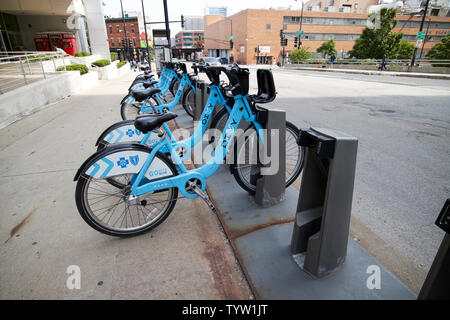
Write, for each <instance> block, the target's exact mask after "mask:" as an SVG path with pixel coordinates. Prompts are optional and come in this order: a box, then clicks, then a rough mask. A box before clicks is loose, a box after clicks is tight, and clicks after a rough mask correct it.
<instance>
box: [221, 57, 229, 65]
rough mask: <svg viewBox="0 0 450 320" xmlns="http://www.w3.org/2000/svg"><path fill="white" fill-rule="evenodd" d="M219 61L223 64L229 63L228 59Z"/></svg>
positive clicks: (224, 58) (223, 58)
mask: <svg viewBox="0 0 450 320" xmlns="http://www.w3.org/2000/svg"><path fill="white" fill-rule="evenodd" d="M219 61H220V63H221V64H228V63H229V62H228V58H226V57H222V58H220V59H219Z"/></svg>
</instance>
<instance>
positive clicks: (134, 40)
mask: <svg viewBox="0 0 450 320" xmlns="http://www.w3.org/2000/svg"><path fill="white" fill-rule="evenodd" d="M133 46H134V47H136V39H133Z"/></svg>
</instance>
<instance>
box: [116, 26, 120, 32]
mask: <svg viewBox="0 0 450 320" xmlns="http://www.w3.org/2000/svg"><path fill="white" fill-rule="evenodd" d="M116 32H117V33H119V32H120V30H119V26H118V25H117V26H116Z"/></svg>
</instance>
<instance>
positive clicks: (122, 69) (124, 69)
mask: <svg viewBox="0 0 450 320" xmlns="http://www.w3.org/2000/svg"><path fill="white" fill-rule="evenodd" d="M115 65H116V68H117V63H116V64H115ZM117 71H118V72H119V76H122V75H124V74H126V73H128V72H130V71H131V69H130V64H129V63H128V62H127V63H125V64H124V65H123V66H121V67H120V68H119V69H117Z"/></svg>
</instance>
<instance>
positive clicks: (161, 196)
mask: <svg viewBox="0 0 450 320" xmlns="http://www.w3.org/2000/svg"><path fill="white" fill-rule="evenodd" d="M206 69H207V70H209V71H210V72H212V73H214V74H220V72H224V73H225V74H226V76H227V77H228V79H229V81H230V85H229V86H225V87H223V89H224V90H225V92H226V93H227V100H231V101H229V102H227V105H228V106H229V107H230V114H229V118H228V121H227V123H226V126H225V130H224V131H223V132H222V134H221V137H220V139H219V143H218V144H217V146H216V148H215V149H214V152H213V154H212V157H211V158H210V159H209V160H208V161H207V162H206V164H204V165H203V166H201V167H199V168H197V169H193V170H188V169H187V168H186V167H185V165H184V164H183V157H184V155H183V156H180V154H179V150H178V148H177V143H174V142H173V141H171V139H170V137H167V136H165V135H164V136H162V139H161V140H160V141H159V142H157V143H156V144H154V145H153V146H152V147H149V146H146V145H144V144H132V143H131V144H114V145H111V146H108V147H107V148H104V149H102V150H101V151H99V152H97V153H95V154H93V155H92V156H91V157H90V158H89V159H87V160H86V161H85V163H84V164H83V165H82V166H81V167H80V169H79V170H78V172H77V174H76V176H75V178H74V180H75V181H77V187H76V192H75V198H76V204H77V208H78V211H79V213H80V215H81V216H82V218H83V219H84V220H85V221H86V222H87V223H88V224H89V225H90V226H91V227H93V228H94V229H96V230H98V231H100V232H102V233H105V234H108V235H114V236H134V235H138V234H141V233H144V232H147V231H149V230H151V229H153V228H155V227H156V226H158V225H159V224H160V223H162V222H163V221H164V220H165V219H166V218H167V217H168V215H169V214H170V213H171V211H172V210H173V208H174V206H175V203H176V200H177V199H178V192H181V194H182V195H183V196H184V197H186V198H189V199H193V198H197V197H199V196H200V197H201V198H202V199H203V200H204V201H205V202H206V203H207V204H208V205H209V206H210V208H211V209H212V210H214V211H215V208H214V205H213V204H212V202H211V201H210V199H209V197H208V195H207V194H206V192H205V188H206V181H207V179H208V178H209V177H210V176H212V175H213V174H214V173H215V172H216V171H217V169H218V168H219V167H220V166H221V164H222V163H223V161H224V159H225V156H226V154H227V151H228V149H229V148H230V146H231V145H232V142H233V140H234V137H235V133H236V130H237V128H238V126H239V124H240V122H241V121H242V120H244V121H247V122H249V123H252V124H253V125H254V127H255V128H256V135H257V139H258V143H264V131H263V130H262V126H261V124H260V123H259V122H258V121H257V119H259V118H261V119H263V118H264V116H262V117H261V114H260V113H261V112H264V111H262V110H260V109H258V108H257V107H256V105H255V102H258V103H265V102H269V101H272V100H273V99H274V98H275V87H274V85H273V78H271V77H272V74H271V72H270V71H269V70H265V71H264V70H262V72H259V73H258V78H265V79H262V80H263V81H259V79H258V84H260V83H261V86H262V87H261V88H259V90H258V95H256V96H249V95H248V77H249V72H248V69H242V68H239V67H238V66H233V67H216V66H214V67H213V66H211V67H206ZM258 71H261V70H258ZM175 117H176V114H174V113H171V112H168V113H164V114H160V115H153V116H139V117H138V118H137V119H136V120H135V122H134V125H135V129H137V130H139V131H140V132H142V133H143V134H147V133H149V132H152V131H154V130H157V131H158V132H160V131H161V130H160V128H161V127H164V125H165V124H166V122H168V121H170V120H172V119H174V118H175ZM194 136H195V135H194ZM193 140H195V137H194V138H193ZM191 141H192V140H191ZM182 145H183V146H186V145H184V144H182ZM244 153H245V152H244ZM110 178H114V179H115V181H119V180H120V181H121V184H120V185H113V184H111V183H110V182H109V181H108V179H110Z"/></svg>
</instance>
